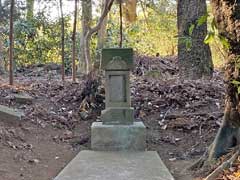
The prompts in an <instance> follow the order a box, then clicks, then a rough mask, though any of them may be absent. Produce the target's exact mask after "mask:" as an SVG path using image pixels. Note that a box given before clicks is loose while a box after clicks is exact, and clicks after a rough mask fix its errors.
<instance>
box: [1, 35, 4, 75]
mask: <svg viewBox="0 0 240 180" xmlns="http://www.w3.org/2000/svg"><path fill="white" fill-rule="evenodd" d="M2 74H5V66H4V60H3V40H2V37H1V36H0V75H2Z"/></svg>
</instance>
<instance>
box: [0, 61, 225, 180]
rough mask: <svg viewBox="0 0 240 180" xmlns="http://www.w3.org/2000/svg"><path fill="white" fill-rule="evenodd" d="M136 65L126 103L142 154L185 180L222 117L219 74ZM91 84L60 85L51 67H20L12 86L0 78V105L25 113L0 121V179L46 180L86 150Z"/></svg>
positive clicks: (97, 104)
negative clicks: (23, 96)
mask: <svg viewBox="0 0 240 180" xmlns="http://www.w3.org/2000/svg"><path fill="white" fill-rule="evenodd" d="M141 61H142V62H141ZM136 64H137V68H136V69H135V70H134V73H133V75H132V77H131V82H132V83H131V92H132V101H133V103H132V104H133V106H134V108H135V117H136V119H138V120H143V121H144V124H145V125H146V127H147V149H148V150H157V151H158V152H159V155H160V156H161V158H162V159H163V161H164V162H165V163H166V165H167V166H168V167H169V169H170V171H171V172H172V173H173V175H174V176H175V177H176V180H188V179H192V176H191V175H188V172H183V170H184V169H185V168H186V167H187V166H189V165H190V164H191V163H193V162H194V161H195V160H196V159H198V158H199V157H200V156H201V155H202V154H203V153H204V151H205V150H206V148H207V147H208V146H209V144H210V143H211V142H212V141H213V138H214V136H215V134H216V132H217V129H218V128H219V124H220V122H221V118H222V116H223V113H222V112H223V95H224V86H223V80H222V74H221V73H220V72H218V71H216V72H215V73H214V77H213V79H212V80H198V81H182V80H180V79H179V78H178V73H177V66H176V59H175V58H167V59H158V58H147V57H138V58H137V60H136ZM98 80H99V79H97V80H89V78H88V77H86V76H80V77H79V82H78V83H74V84H73V83H71V80H70V77H68V78H67V81H66V82H65V83H62V82H61V81H60V75H59V73H58V72H57V71H56V70H52V69H50V70H49V69H47V70H46V68H43V67H31V68H28V69H24V71H23V70H21V72H18V73H17V76H16V77H15V86H12V87H10V86H8V85H7V78H6V77H0V83H1V86H0V104H2V105H8V106H10V107H15V108H18V109H21V110H23V111H24V112H25V114H26V116H25V118H24V119H23V120H22V122H21V123H20V125H18V124H17V123H16V124H15V123H13V124H9V123H8V122H6V121H4V122H2V121H0V180H21V179H24V180H51V179H52V178H54V177H55V176H56V175H57V174H58V172H59V171H60V170H61V169H62V168H63V167H64V166H65V165H66V164H67V163H68V162H69V161H70V160H71V159H72V158H73V157H74V156H75V155H76V154H77V153H78V152H79V151H81V150H83V149H89V148H90V126H91V123H92V122H93V121H95V120H96V119H97V118H98V117H99V115H100V111H101V109H104V103H103V100H104V90H103V87H102V85H101V84H99V83H98V82H99V81H98ZM86 87H89V88H86ZM19 92H25V93H27V94H29V95H31V96H32V97H34V102H33V104H18V103H16V101H15V99H14V98H13V97H12V94H13V93H19Z"/></svg>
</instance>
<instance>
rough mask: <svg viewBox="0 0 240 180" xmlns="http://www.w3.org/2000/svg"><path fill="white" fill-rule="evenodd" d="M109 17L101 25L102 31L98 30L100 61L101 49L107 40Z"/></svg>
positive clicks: (102, 6)
mask: <svg viewBox="0 0 240 180" xmlns="http://www.w3.org/2000/svg"><path fill="white" fill-rule="evenodd" d="M104 1H105V0H102V2H101V8H102V12H103V10H104V4H105V3H104ZM107 21H108V16H106V17H105V18H104V20H103V22H102V24H101V27H100V29H99V30H98V39H97V59H98V60H100V54H101V49H102V48H103V47H104V43H105V40H106V39H105V38H106V28H107Z"/></svg>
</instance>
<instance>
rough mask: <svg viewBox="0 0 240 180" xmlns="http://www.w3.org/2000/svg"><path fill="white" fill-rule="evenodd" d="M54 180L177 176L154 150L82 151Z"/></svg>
mask: <svg viewBox="0 0 240 180" xmlns="http://www.w3.org/2000/svg"><path fill="white" fill-rule="evenodd" d="M54 180H174V178H173V176H172V175H171V174H170V172H169V171H168V169H167V168H166V166H165V165H164V163H163V162H162V160H161V159H160V157H159V156H158V153H157V152H155V151H144V152H126V151H125V152H124V151H121V152H103V151H81V152H80V153H79V154H78V155H77V156H76V157H75V158H74V159H73V160H72V161H71V162H70V163H69V164H68V165H67V166H66V167H65V168H64V169H63V170H62V171H61V172H60V174H59V175H58V176H57V177H56V178H55V179H54Z"/></svg>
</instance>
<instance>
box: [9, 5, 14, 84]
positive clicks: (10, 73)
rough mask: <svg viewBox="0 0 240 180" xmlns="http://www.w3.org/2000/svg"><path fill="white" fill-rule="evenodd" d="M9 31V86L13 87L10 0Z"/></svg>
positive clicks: (12, 7) (12, 8)
mask: <svg viewBox="0 0 240 180" xmlns="http://www.w3.org/2000/svg"><path fill="white" fill-rule="evenodd" d="M10 11H11V12H10V31H9V84H10V85H13V48H14V42H13V12H14V0H11V9H10Z"/></svg>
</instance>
